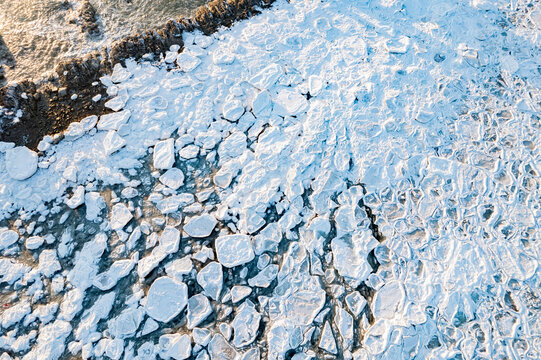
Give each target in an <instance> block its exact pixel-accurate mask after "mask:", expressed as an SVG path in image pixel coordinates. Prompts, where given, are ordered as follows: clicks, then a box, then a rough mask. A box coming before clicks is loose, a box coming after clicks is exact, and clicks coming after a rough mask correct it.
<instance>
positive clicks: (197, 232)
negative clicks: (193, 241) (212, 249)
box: [183, 214, 218, 238]
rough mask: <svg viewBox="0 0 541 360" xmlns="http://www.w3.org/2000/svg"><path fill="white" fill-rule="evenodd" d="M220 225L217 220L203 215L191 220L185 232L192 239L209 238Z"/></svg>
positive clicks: (185, 227) (185, 226)
mask: <svg viewBox="0 0 541 360" xmlns="http://www.w3.org/2000/svg"><path fill="white" fill-rule="evenodd" d="M216 224H218V221H217V220H216V218H215V217H214V216H212V215H210V214H203V215H199V216H194V217H193V218H191V219H190V220H189V221H188V223H187V224H186V225H184V228H183V230H184V231H185V232H186V233H187V234H188V235H189V236H191V237H194V238H204V237H207V236H209V235H210V234H211V233H212V230H214V227H215V226H216Z"/></svg>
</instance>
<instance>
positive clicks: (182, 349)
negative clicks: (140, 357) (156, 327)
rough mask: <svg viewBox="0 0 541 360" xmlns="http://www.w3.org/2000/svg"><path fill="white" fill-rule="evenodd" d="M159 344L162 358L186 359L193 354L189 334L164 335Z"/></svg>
mask: <svg viewBox="0 0 541 360" xmlns="http://www.w3.org/2000/svg"><path fill="white" fill-rule="evenodd" d="M158 344H159V348H160V358H162V359H171V358H172V359H174V360H184V359H187V358H189V357H190V355H191V354H192V340H191V339H190V336H189V335H187V334H184V335H180V334H169V335H162V336H160V340H159V342H158Z"/></svg>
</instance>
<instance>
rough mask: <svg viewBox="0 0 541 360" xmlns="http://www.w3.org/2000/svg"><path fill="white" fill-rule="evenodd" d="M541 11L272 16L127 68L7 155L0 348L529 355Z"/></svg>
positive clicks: (331, 8) (291, 11)
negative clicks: (95, 106) (60, 133)
mask: <svg viewBox="0 0 541 360" xmlns="http://www.w3.org/2000/svg"><path fill="white" fill-rule="evenodd" d="M538 12H539V10H538V9H529V7H528V6H526V5H525V4H524V3H522V2H520V1H519V2H518V3H517V4H516V8H509V6H508V4H506V3H504V2H485V1H476V2H472V3H471V4H469V3H460V4H451V3H444V2H431V3H430V4H424V3H421V2H419V1H417V0H407V1H395V2H378V1H373V2H369V3H368V4H367V3H365V2H349V1H342V0H334V1H328V2H319V1H309V2H306V1H291V3H286V2H285V1H280V2H278V3H277V4H276V6H275V8H274V9H273V10H271V11H264V12H263V13H262V14H261V15H259V16H257V17H254V18H253V19H250V20H248V21H245V22H240V23H238V24H236V25H235V26H234V27H233V28H231V29H230V30H225V29H223V30H220V31H219V32H218V33H217V34H215V35H213V36H211V37H206V36H204V35H201V34H196V35H194V34H184V36H185V39H184V40H185V41H184V42H185V48H186V49H185V51H184V52H183V53H181V54H178V49H176V48H175V49H171V51H170V52H168V53H167V54H166V56H165V58H164V61H163V63H162V64H149V63H145V62H143V63H141V64H136V63H135V62H133V61H127V62H126V67H122V66H120V65H118V66H116V67H115V69H114V72H113V74H112V76H110V77H104V78H103V79H102V82H103V83H104V84H105V85H106V86H108V93H109V94H110V95H111V96H113V98H112V99H111V100H108V105H109V107H111V108H112V109H114V110H115V111H116V112H114V113H112V114H110V115H103V116H101V117H100V118H99V121H98V119H97V118H96V117H91V118H87V119H84V120H82V121H81V122H80V123H78V124H76V125H73V126H71V127H70V129H68V132H67V134H66V137H65V138H64V140H62V141H60V142H58V143H57V144H52V140H53V139H52V138H50V139H49V138H46V139H44V140H43V141H42V143H41V144H40V146H39V148H40V151H42V152H43V155H40V157H39V158H37V156H34V155H33V154H31V153H29V152H28V151H26V150H24V149H23V150H15V149H19V148H14V147H13V146H12V145H9V144H1V145H0V171H2V172H4V173H6V174H8V175H9V176H4V177H1V178H0V217H1V218H2V219H6V220H10V221H9V222H8V221H6V222H5V225H4V223H3V224H2V226H3V228H1V229H0V251H1V252H2V258H0V281H1V282H2V284H4V288H3V290H1V293H0V295H1V296H2V298H3V299H4V298H5V299H6V300H5V302H6V304H8V309H7V310H4V311H3V312H2V313H1V314H0V317H1V319H0V320H1V321H0V324H1V326H2V330H3V331H4V335H2V337H1V338H0V347H1V349H2V350H5V351H8V352H9V353H10V354H15V355H17V356H19V355H21V356H24V358H25V359H37V358H40V356H45V357H46V358H50V359H54V358H59V357H61V356H66V354H67V352H69V353H72V354H73V355H81V356H82V357H85V358H90V357H100V356H103V355H104V354H105V355H106V356H108V357H112V358H120V357H121V356H124V358H126V359H131V358H134V357H135V356H138V358H145V356H146V357H149V358H155V357H156V356H158V355H159V356H160V357H172V358H179V359H185V358H189V357H190V356H193V357H194V358H197V359H207V358H210V359H212V360H214V359H222V358H237V357H238V358H241V359H250V358H259V356H261V357H263V358H267V359H284V358H286V357H289V356H292V358H294V359H309V358H316V357H320V358H321V357H323V358H324V357H329V356H336V357H340V358H345V359H352V358H353V359H380V358H392V359H409V358H413V357H418V358H433V359H435V358H453V359H459V358H463V359H470V358H495V359H503V358H506V357H509V356H511V355H512V356H513V357H515V358H539V357H540V351H541V350H540V349H539V348H538V344H537V342H536V336H537V335H538V333H539V331H538V329H539V326H540V325H539V321H538V319H539V318H540V316H539V312H540V311H541V310H540V309H541V301H540V300H539V299H540V298H541V294H539V292H538V288H539V286H538V284H539V267H538V266H539V264H538V259H539V256H540V253H539V245H538V244H537V243H538V241H537V233H538V229H539V220H538V219H539V218H540V217H541V213H540V211H541V210H540V208H539V204H538V202H539V201H538V199H539V197H540V195H539V188H540V181H539V161H540V153H539V146H540V144H539V139H538V136H537V134H538V132H539V117H538V114H539V113H540V111H539V99H540V94H539V88H540V86H541V83H540V81H539V74H538V64H537V63H536V62H535V58H536V57H539V50H538V48H537V47H536V46H535V41H536V39H537V37H538V34H539V26H540V24H539V21H537V20H538V18H539V16H537V15H538ZM536 14H537V15H536ZM166 67H169V68H170V69H172V71H167V70H166ZM15 155H16V156H15ZM177 155H178V157H177ZM14 159H18V160H17V161H14ZM148 164H152V166H148ZM38 168H39V171H36V170H37V169H38ZM46 202H51V203H50V204H48V205H47V206H45V203H46ZM72 209H73V210H72ZM83 213H84V219H86V220H88V222H84V219H83V217H82V215H83ZM17 217H18V218H17ZM78 222H80V223H78ZM181 230H182V231H183V232H184V233H185V234H184V235H183V234H181ZM185 235H187V237H185ZM19 255H20V256H21V257H20V258H19ZM215 259H216V260H217V261H215ZM30 265H32V266H30ZM135 267H136V272H137V274H136V275H135V274H134V272H135V270H134V268H135ZM15 293H16V295H13V294H15ZM96 294H99V295H96ZM145 294H146V295H145ZM171 294H173V296H171ZM98 296H99V297H98ZM117 297H118V298H119V300H118V301H116V300H115V299H116V298H117ZM53 299H55V300H53ZM56 299H58V300H56ZM48 301H50V302H49V304H47V305H38V304H43V303H46V302H48ZM57 302H58V303H57ZM89 302H92V303H93V306H92V307H91V308H90V309H83V308H84V306H86V304H87V303H89ZM43 306H47V308H44V307H43ZM184 308H187V310H184ZM260 324H262V326H259V325H260ZM23 328H24V329H31V330H30V332H28V335H27V336H26V335H23V334H22V332H21V329H23ZM167 329H169V330H167ZM72 331H74V332H75V337H74V338H73V339H72V338H71V337H70V334H71V333H72ZM147 335H148V336H147ZM68 339H71V340H68ZM192 340H193V342H194V344H192ZM509 354H511V355H509ZM8 356H10V355H8Z"/></svg>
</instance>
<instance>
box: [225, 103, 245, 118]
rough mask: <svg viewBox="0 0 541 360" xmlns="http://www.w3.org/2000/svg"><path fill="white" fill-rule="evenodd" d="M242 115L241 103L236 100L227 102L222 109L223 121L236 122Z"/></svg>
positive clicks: (242, 107)
mask: <svg viewBox="0 0 541 360" xmlns="http://www.w3.org/2000/svg"><path fill="white" fill-rule="evenodd" d="M242 114H244V106H243V105H242V101H240V100H237V99H230V100H227V101H226V102H225V104H224V107H223V116H224V119H226V120H229V121H237V120H238V119H239V118H240V117H241V116H242Z"/></svg>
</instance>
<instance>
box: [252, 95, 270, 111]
mask: <svg viewBox="0 0 541 360" xmlns="http://www.w3.org/2000/svg"><path fill="white" fill-rule="evenodd" d="M252 112H253V113H254V115H255V116H256V117H260V116H269V115H270V114H271V113H272V99H271V96H270V93H269V92H268V91H266V90H265V91H261V92H259V93H258V94H257V95H256V96H255V97H254V99H253V100H252Z"/></svg>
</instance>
